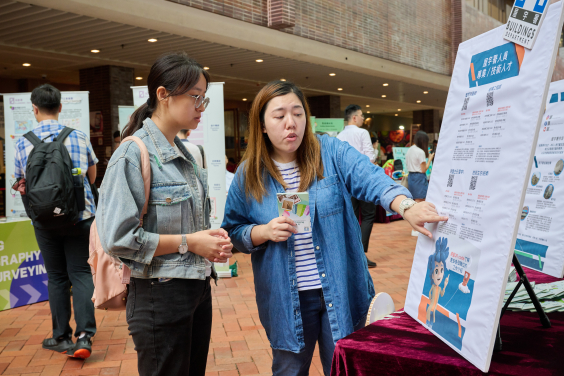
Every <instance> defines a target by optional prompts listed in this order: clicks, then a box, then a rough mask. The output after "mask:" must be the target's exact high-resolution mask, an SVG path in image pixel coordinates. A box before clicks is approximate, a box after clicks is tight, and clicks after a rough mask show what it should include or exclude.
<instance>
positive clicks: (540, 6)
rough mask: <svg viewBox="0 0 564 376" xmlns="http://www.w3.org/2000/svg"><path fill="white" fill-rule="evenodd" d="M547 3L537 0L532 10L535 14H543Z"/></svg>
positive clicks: (546, 0) (546, 1) (545, 0)
mask: <svg viewBox="0 0 564 376" xmlns="http://www.w3.org/2000/svg"><path fill="white" fill-rule="evenodd" d="M518 2H519V1H516V2H515V3H518ZM548 3H549V1H548V0H537V3H536V4H535V7H534V8H533V11H535V12H537V13H543V12H544V9H545V8H546V6H547V5H548Z"/></svg>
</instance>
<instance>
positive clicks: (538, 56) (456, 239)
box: [405, 2, 563, 372]
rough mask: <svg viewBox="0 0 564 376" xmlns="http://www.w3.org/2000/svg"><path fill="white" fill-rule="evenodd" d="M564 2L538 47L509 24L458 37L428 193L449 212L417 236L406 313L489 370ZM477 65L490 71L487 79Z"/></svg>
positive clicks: (554, 9) (549, 17) (548, 17)
mask: <svg viewBox="0 0 564 376" xmlns="http://www.w3.org/2000/svg"><path fill="white" fill-rule="evenodd" d="M562 10H563V9H562V2H558V3H555V4H553V5H551V6H550V8H549V10H548V13H547V15H546V19H545V20H544V22H543V25H542V27H541V28H540V31H539V34H538V39H537V41H536V43H535V46H534V48H533V49H532V50H526V49H525V48H523V47H522V46H519V45H516V44H513V43H511V42H507V41H505V40H504V39H503V34H504V29H505V27H504V26H500V27H498V28H496V29H494V30H492V31H489V32H487V33H485V34H482V35H480V36H478V37H475V38H473V39H471V40H468V41H466V42H464V43H461V44H460V46H459V48H458V53H457V56H456V62H455V66H454V70H453V74H452V80H451V84H450V89H449V93H448V97H447V103H446V107H445V113H444V118H443V128H442V130H441V142H439V144H438V151H437V154H436V155H437V158H436V159H435V168H434V169H433V174H432V177H431V181H430V184H429V190H428V193H427V201H429V202H431V203H433V204H434V205H435V206H436V208H437V210H438V212H439V213H440V214H441V215H445V216H448V217H449V220H448V222H441V223H440V224H429V225H428V226H426V227H427V228H428V229H429V230H430V231H431V233H432V234H433V238H432V239H430V238H428V237H426V236H419V237H418V241H417V246H416V249H415V255H414V258H413V266H412V269H411V276H410V279H409V285H408V291H407V296H406V304H405V311H406V312H407V313H408V314H409V315H410V316H412V317H413V318H414V319H416V320H417V321H419V322H420V323H421V324H422V325H424V326H425V327H426V328H427V329H429V330H430V331H431V332H432V333H433V334H435V335H436V336H437V337H439V338H440V339H441V340H443V341H444V342H445V343H446V344H447V345H449V346H450V347H451V348H452V349H454V350H455V351H457V352H458V353H459V354H461V355H462V356H463V357H464V358H466V359H468V361H470V362H471V363H472V364H474V365H475V366H476V367H478V368H479V369H480V370H481V371H483V372H487V371H488V369H489V367H490V361H491V355H492V351H493V347H494V341H495V337H496V332H497V329H498V325H499V317H500V311H501V307H502V303H503V298H504V295H505V287H506V283H507V276H508V273H509V268H510V265H511V260H512V256H513V250H514V246H515V239H516V236H517V230H518V225H519V220H520V218H521V211H522V207H523V200H524V195H525V187H526V185H527V179H528V177H529V172H530V161H531V160H532V158H533V151H534V145H535V144H536V139H537V136H538V129H539V127H540V122H541V119H542V114H543V112H544V106H545V101H546V95H547V90H548V86H549V83H550V78H551V76H552V72H553V68H554V64H555V59H556V52H557V46H558V43H559V41H560V34H561V31H562ZM494 64H495V66H496V69H495V70H494V68H493V65H494ZM472 66H474V67H479V69H482V70H484V71H486V73H485V79H486V80H485V81H483V80H481V79H478V76H477V74H478V72H477V70H476V69H473V68H472ZM480 72H481V71H480ZM504 73H505V74H504ZM507 73H508V74H507ZM490 76H495V77H490ZM480 77H481V78H483V77H484V73H481V74H480ZM535 325H536V324H535ZM523 341H527V338H525V337H523Z"/></svg>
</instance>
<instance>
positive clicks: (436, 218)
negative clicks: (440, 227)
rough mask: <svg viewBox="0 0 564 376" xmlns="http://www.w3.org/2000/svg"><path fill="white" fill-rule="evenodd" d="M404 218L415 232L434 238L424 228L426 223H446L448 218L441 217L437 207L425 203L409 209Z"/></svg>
mask: <svg viewBox="0 0 564 376" xmlns="http://www.w3.org/2000/svg"><path fill="white" fill-rule="evenodd" d="M403 218H404V219H405V220H406V221H408V222H409V224H410V225H411V227H413V229H414V230H415V231H419V232H420V233H422V234H423V235H425V236H428V237H430V238H431V239H432V238H433V235H432V234H431V232H430V231H429V230H427V229H426V228H425V227H424V226H425V223H435V222H446V221H448V217H444V216H441V215H439V214H438V213H437V209H436V208H435V205H433V204H431V203H430V202H427V201H423V202H419V203H417V204H415V205H413V206H412V207H411V208H409V209H407V210H406V211H405V213H404V216H403Z"/></svg>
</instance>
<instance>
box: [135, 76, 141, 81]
mask: <svg viewBox="0 0 564 376" xmlns="http://www.w3.org/2000/svg"><path fill="white" fill-rule="evenodd" d="M135 79H136V80H137V81H141V80H142V79H143V77H135Z"/></svg>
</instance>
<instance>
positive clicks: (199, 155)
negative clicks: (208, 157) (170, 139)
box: [176, 129, 207, 168]
mask: <svg viewBox="0 0 564 376" xmlns="http://www.w3.org/2000/svg"><path fill="white" fill-rule="evenodd" d="M190 133H192V130H191V129H181V130H180V132H178V134H177V135H176V136H177V137H178V138H179V139H180V141H182V143H183V144H184V146H185V147H186V149H188V151H189V152H190V154H192V156H193V157H194V159H195V160H196V164H197V165H198V166H200V167H201V168H206V167H207V163H206V161H205V160H204V159H205V158H204V148H203V147H201V146H199V145H194V144H193V143H191V142H190V141H189V140H188V137H190Z"/></svg>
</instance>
